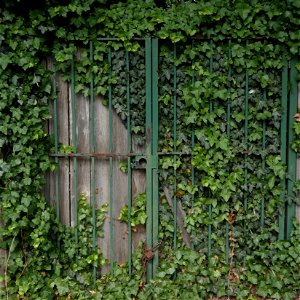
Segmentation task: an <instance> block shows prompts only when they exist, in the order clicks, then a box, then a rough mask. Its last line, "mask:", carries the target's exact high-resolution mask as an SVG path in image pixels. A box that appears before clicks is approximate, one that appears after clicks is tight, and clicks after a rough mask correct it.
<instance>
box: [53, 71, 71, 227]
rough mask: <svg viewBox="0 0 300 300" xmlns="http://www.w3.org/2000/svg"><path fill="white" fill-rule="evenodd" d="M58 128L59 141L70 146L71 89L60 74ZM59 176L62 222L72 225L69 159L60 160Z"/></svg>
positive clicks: (58, 83) (58, 78)
mask: <svg viewBox="0 0 300 300" xmlns="http://www.w3.org/2000/svg"><path fill="white" fill-rule="evenodd" d="M56 86H57V126H58V141H59V143H60V144H62V145H65V146H69V142H70V138H69V125H70V124H69V103H68V101H69V87H68V83H67V82H65V81H63V78H62V76H61V75H60V74H58V75H57V83H56ZM57 172H58V174H59V180H58V182H59V210H60V221H61V222H62V223H63V224H65V225H71V222H70V201H69V196H70V195H69V190H70V176H69V172H70V160H69V158H60V159H59V165H58V168H57Z"/></svg>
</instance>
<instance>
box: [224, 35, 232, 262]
mask: <svg viewBox="0 0 300 300" xmlns="http://www.w3.org/2000/svg"><path fill="white" fill-rule="evenodd" d="M228 59H229V60H231V40H229V41H228ZM231 77H232V67H231V64H230V65H229V69H228V84H229V87H228V93H229V96H230V95H231ZM230 100H231V99H228V101H227V113H226V123H227V128H226V133H227V137H228V139H230V114H231V101H230ZM225 235H226V236H225V260H226V263H229V223H228V221H226V225H225Z"/></svg>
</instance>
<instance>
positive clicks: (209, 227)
mask: <svg viewBox="0 0 300 300" xmlns="http://www.w3.org/2000/svg"><path fill="white" fill-rule="evenodd" d="M210 47H211V48H212V47H213V42H212V40H210ZM209 72H210V73H212V72H213V56H212V54H211V56H210V58H209ZM212 111H213V102H212V100H211V99H210V100H209V112H210V113H212ZM209 196H211V194H210V195H209ZM208 216H209V220H210V222H211V219H212V206H211V204H210V205H209V206H208ZM207 246H208V255H211V246H212V245H211V224H209V225H208V245H207Z"/></svg>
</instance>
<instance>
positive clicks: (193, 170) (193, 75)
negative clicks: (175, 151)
mask: <svg viewBox="0 0 300 300" xmlns="http://www.w3.org/2000/svg"><path fill="white" fill-rule="evenodd" d="M192 49H194V40H192ZM193 64H194V60H193V61H192V65H193ZM192 85H193V87H194V86H195V69H194V68H193V74H192ZM194 148H195V127H194V126H193V128H192V150H194ZM191 174H192V185H193V186H195V167H194V165H193V164H191ZM194 203H195V195H194V194H193V195H192V206H194ZM194 234H195V232H194V230H193V232H192V236H194ZM192 250H195V245H194V242H193V241H192Z"/></svg>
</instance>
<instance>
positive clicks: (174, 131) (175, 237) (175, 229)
mask: <svg viewBox="0 0 300 300" xmlns="http://www.w3.org/2000/svg"><path fill="white" fill-rule="evenodd" d="M176 55H177V54H176V44H174V46H173V59H174V63H173V93H174V96H173V151H174V152H176V151H177V147H176V141H177V126H176V122H177V94H176V89H177V74H176V73H177V68H176V65H175V60H176ZM176 159H177V156H176V154H175V155H174V157H173V162H174V164H176ZM173 175H174V185H173V192H174V196H173V208H174V233H173V248H174V249H176V248H177V197H176V189H177V187H176V186H177V182H176V177H177V172H176V169H175V168H174V172H173Z"/></svg>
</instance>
